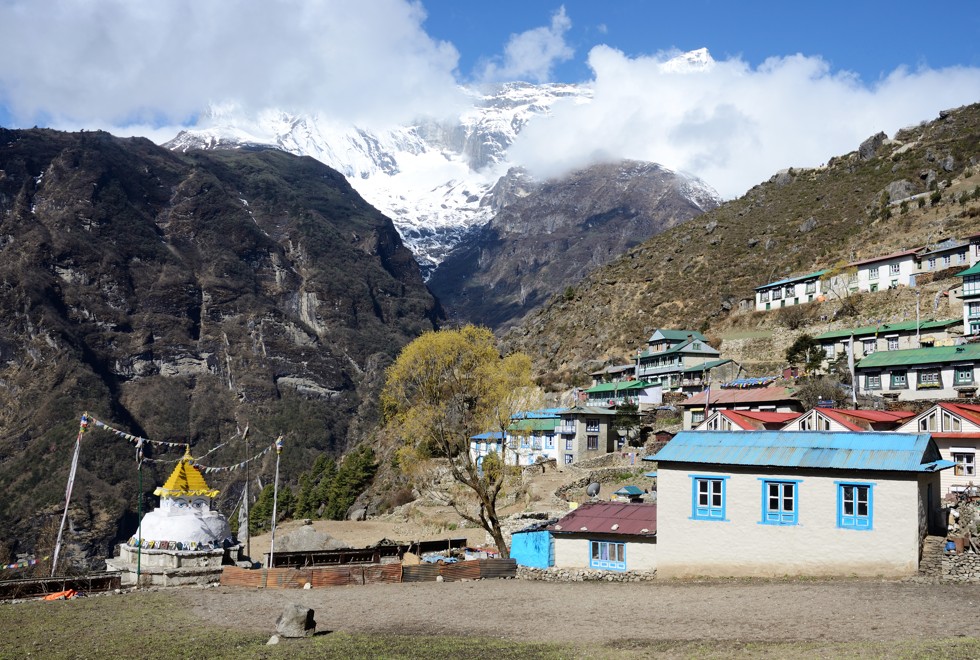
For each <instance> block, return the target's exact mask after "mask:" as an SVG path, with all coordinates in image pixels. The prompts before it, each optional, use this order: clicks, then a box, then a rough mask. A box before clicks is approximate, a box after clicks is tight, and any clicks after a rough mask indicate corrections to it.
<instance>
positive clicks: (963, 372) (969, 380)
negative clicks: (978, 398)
mask: <svg viewBox="0 0 980 660" xmlns="http://www.w3.org/2000/svg"><path fill="white" fill-rule="evenodd" d="M953 384H954V385H973V367H972V366H970V365H963V366H959V367H954V368H953Z"/></svg>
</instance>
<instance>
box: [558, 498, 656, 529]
mask: <svg viewBox="0 0 980 660" xmlns="http://www.w3.org/2000/svg"><path fill="white" fill-rule="evenodd" d="M614 526H615V529H613V527H614ZM547 529H548V531H551V532H555V533H558V534H586V533H589V534H622V535H626V536H654V535H656V533H657V505H656V504H621V503H618V502H588V503H586V504H582V505H581V506H579V508H577V509H575V510H574V511H572V512H571V513H569V514H568V515H566V516H564V517H562V518H561V519H559V520H558V522H556V523H555V524H554V525H548V527H547Z"/></svg>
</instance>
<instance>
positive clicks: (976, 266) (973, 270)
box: [956, 261, 980, 277]
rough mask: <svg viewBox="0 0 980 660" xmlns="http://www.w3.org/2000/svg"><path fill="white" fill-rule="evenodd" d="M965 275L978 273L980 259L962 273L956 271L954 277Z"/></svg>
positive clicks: (979, 270) (979, 273)
mask: <svg viewBox="0 0 980 660" xmlns="http://www.w3.org/2000/svg"><path fill="white" fill-rule="evenodd" d="M967 275H980V261H978V262H977V263H975V264H973V265H972V266H970V267H969V268H967V269H966V270H964V271H963V272H962V273H956V277H966V276H967Z"/></svg>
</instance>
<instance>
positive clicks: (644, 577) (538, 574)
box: [517, 566, 657, 582]
mask: <svg viewBox="0 0 980 660" xmlns="http://www.w3.org/2000/svg"><path fill="white" fill-rule="evenodd" d="M656 576H657V573H656V571H653V572H648V571H597V570H593V569H588V568H554V567H552V568H530V567H529V566H518V567H517V579H518V580H539V581H542V582H647V581H649V580H653V579H654V578H656Z"/></svg>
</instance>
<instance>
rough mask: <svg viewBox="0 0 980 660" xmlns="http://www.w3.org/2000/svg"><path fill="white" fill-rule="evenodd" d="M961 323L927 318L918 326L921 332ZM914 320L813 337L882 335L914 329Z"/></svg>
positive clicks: (837, 337)
mask: <svg viewBox="0 0 980 660" xmlns="http://www.w3.org/2000/svg"><path fill="white" fill-rule="evenodd" d="M961 323H963V319H942V320H933V319H929V320H926V321H921V322H920V323H919V324H918V326H919V330H920V331H921V332H927V331H929V330H938V329H941V328H948V327H949V326H952V325H960V324H961ZM915 326H916V323H915V321H901V322H899V323H882V324H880V325H865V326H861V327H860V328H845V329H843V330H830V331H828V332H825V333H823V334H820V335H817V336H816V337H814V339H816V340H817V341H820V340H823V339H841V338H845V337H850V336H851V335H853V336H855V337H863V336H864V335H884V334H887V333H889V332H904V331H910V332H911V331H913V330H915Z"/></svg>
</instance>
